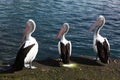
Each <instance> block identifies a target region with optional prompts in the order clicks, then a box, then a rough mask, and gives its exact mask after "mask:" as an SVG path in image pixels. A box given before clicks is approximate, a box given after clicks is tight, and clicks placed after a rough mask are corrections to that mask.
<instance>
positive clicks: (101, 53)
mask: <svg viewBox="0 0 120 80" xmlns="http://www.w3.org/2000/svg"><path fill="white" fill-rule="evenodd" d="M104 24H105V18H104V16H102V15H100V16H99V17H98V18H97V20H96V22H95V23H94V24H93V25H92V27H91V28H90V30H89V31H92V30H93V29H95V28H97V29H96V31H95V33H94V37H93V49H94V51H95V52H96V53H97V56H96V60H99V59H100V61H101V62H103V63H109V57H110V44H109V42H108V40H107V38H105V37H102V36H101V35H100V34H99V32H100V30H101V28H102V27H103V26H104ZM98 57H99V58H98Z"/></svg>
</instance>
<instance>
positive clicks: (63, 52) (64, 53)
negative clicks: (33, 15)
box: [56, 23, 72, 64]
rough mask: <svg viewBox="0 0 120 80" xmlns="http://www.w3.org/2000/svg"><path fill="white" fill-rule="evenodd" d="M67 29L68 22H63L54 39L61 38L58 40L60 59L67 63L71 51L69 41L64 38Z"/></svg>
mask: <svg viewBox="0 0 120 80" xmlns="http://www.w3.org/2000/svg"><path fill="white" fill-rule="evenodd" d="M68 31H69V24H68V23H64V24H63V26H62V27H61V30H60V31H59V33H58V35H57V36H56V39H58V38H61V40H60V41H59V42H58V51H59V54H60V56H61V60H62V62H63V63H64V64H68V63H69V62H70V56H71V51H72V45H71V41H68V40H67V39H66V38H65V35H66V34H67V32H68Z"/></svg>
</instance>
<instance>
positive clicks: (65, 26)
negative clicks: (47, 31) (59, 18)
mask: <svg viewBox="0 0 120 80" xmlns="http://www.w3.org/2000/svg"><path fill="white" fill-rule="evenodd" d="M68 31H69V24H68V23H64V24H63V26H62V27H61V29H60V31H59V33H58V34H57V36H56V39H58V38H61V37H62V36H63V35H64V34H67V32H68Z"/></svg>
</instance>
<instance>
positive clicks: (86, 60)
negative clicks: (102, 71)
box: [71, 56, 103, 66]
mask: <svg viewBox="0 0 120 80" xmlns="http://www.w3.org/2000/svg"><path fill="white" fill-rule="evenodd" d="M71 61H72V62H76V63H79V64H83V65H91V66H103V65H102V64H100V63H99V62H98V61H95V60H94V59H93V58H91V57H85V56H79V57H71Z"/></svg>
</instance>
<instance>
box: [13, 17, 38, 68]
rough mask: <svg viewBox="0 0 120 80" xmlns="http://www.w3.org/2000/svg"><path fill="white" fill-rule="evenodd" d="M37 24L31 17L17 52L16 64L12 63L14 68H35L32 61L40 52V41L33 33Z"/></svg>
mask: <svg viewBox="0 0 120 80" xmlns="http://www.w3.org/2000/svg"><path fill="white" fill-rule="evenodd" d="M35 28H36V24H35V22H34V21H33V20H32V19H29V20H28V22H27V25H26V29H25V31H24V35H23V40H22V45H21V48H20V50H19V51H18V53H17V56H16V59H15V62H14V64H13V65H12V69H13V70H21V69H22V68H23V67H26V68H31V69H35V68H36V67H35V66H32V61H33V60H34V59H35V57H36V55H37V53H38V43H37V41H36V39H35V38H34V37H32V36H31V35H32V33H33V32H34V31H35Z"/></svg>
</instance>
